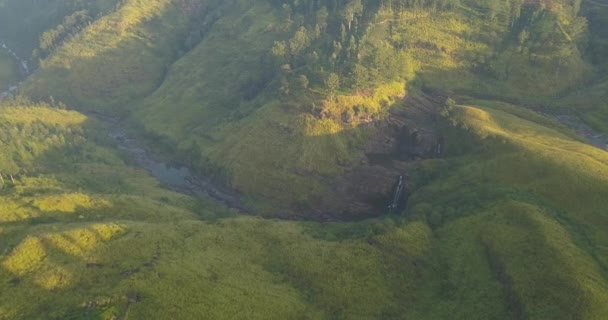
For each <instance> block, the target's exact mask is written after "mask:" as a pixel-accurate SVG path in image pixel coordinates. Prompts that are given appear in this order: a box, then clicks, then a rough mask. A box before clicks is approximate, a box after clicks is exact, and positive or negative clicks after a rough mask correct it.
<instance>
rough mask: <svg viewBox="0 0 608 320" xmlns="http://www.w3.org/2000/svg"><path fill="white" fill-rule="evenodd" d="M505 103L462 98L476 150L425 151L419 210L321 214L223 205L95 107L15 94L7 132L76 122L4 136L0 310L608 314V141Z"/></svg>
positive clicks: (13, 313)
mask: <svg viewBox="0 0 608 320" xmlns="http://www.w3.org/2000/svg"><path fill="white" fill-rule="evenodd" d="M492 105H494V106H495V104H490V103H488V107H474V106H468V107H457V108H456V109H455V110H453V111H452V115H451V117H452V119H454V120H455V121H456V123H458V127H451V126H446V128H445V130H448V131H450V132H452V133H453V134H452V135H450V137H452V138H450V140H449V141H448V143H450V144H458V143H470V141H478V143H477V144H476V145H475V148H476V150H478V151H477V152H475V153H471V154H469V155H466V156H461V157H453V158H450V159H446V160H440V161H439V162H438V161H437V160H432V161H428V162H425V163H424V164H423V170H422V171H421V172H425V171H424V168H431V167H432V168H433V169H431V170H429V172H430V173H432V174H437V173H440V179H439V177H436V178H437V179H430V180H429V179H424V181H430V182H428V183H426V184H425V185H423V186H421V188H420V189H419V190H418V191H417V192H416V193H415V194H414V195H413V197H412V200H411V202H410V207H411V208H410V210H411V212H412V214H411V216H410V217H408V218H407V219H405V220H404V219H402V218H400V219H396V218H390V217H387V218H383V219H377V220H370V221H363V222H358V223H334V224H324V225H323V224H317V223H298V222H280V221H273V220H263V219H259V218H250V217H238V216H232V217H230V216H225V217H223V218H219V219H218V215H216V214H213V212H214V211H215V212H217V209H214V208H212V207H209V206H203V207H201V206H200V205H197V204H196V203H195V202H194V201H193V200H192V199H189V198H187V197H183V196H179V195H176V194H173V193H171V192H168V191H164V190H162V189H159V188H158V187H157V186H156V182H155V181H154V180H153V179H150V178H149V177H147V176H146V175H145V174H144V173H143V172H141V171H139V170H135V169H133V168H130V167H129V166H127V165H125V163H124V162H123V160H121V158H120V157H118V156H117V155H116V154H115V153H114V152H113V151H111V150H110V149H108V148H107V147H103V146H100V145H96V144H95V143H94V142H93V141H94V140H92V138H93V137H94V136H95V134H96V133H95V132H96V131H95V130H96V129H95V125H94V123H91V122H86V121H90V120H87V119H86V117H84V116H82V115H80V114H78V113H75V112H70V111H63V110H57V109H49V108H47V107H45V106H37V107H29V108H24V107H22V106H21V105H13V106H11V107H6V106H3V107H2V108H0V117H2V119H3V123H7V125H6V127H3V128H2V129H1V132H2V133H3V134H6V133H5V132H6V130H9V131H10V130H11V129H10V128H12V127H15V128H19V127H20V125H19V123H21V124H25V123H29V124H30V125H32V126H38V127H44V126H48V127H52V128H55V129H54V130H56V131H57V132H60V133H61V134H57V135H58V136H63V137H64V138H63V139H61V138H57V139H54V140H48V139H47V140H44V139H42V140H37V139H38V138H37V135H32V134H28V135H27V136H23V134H26V132H25V131H20V130H19V129H15V130H13V131H12V132H13V133H12V134H13V138H11V141H28V144H29V145H30V148H28V150H35V151H33V153H27V152H25V151H19V150H18V149H10V148H17V146H16V145H15V146H12V147H11V146H7V145H5V146H3V148H4V149H5V150H14V151H11V154H13V155H14V156H15V157H14V158H15V159H18V160H19V159H20V160H19V161H18V163H19V164H20V165H19V168H20V170H21V173H20V174H19V175H18V176H17V183H16V185H15V186H5V187H4V189H3V190H2V191H1V192H0V201H2V206H1V209H0V219H1V220H0V221H1V222H0V235H1V237H2V240H3V241H2V242H1V247H0V252H2V254H1V255H0V266H1V267H0V275H1V278H2V279H5V280H3V281H2V282H1V283H0V295H1V296H2V299H0V301H2V302H0V317H2V318H6V319H36V318H40V317H41V315H42V314H44V315H45V317H59V318H70V317H71V318H77V319H78V318H83V317H85V316H89V317H92V318H102V319H107V318H109V317H111V315H112V314H117V315H119V316H126V314H127V313H128V314H129V317H130V318H134V319H140V318H141V319H144V318H150V317H157V318H168V317H175V318H198V317H201V316H203V315H204V316H209V317H213V318H216V319H222V318H244V317H247V318H248V319H251V318H260V319H267V318H269V317H276V318H310V319H323V318H327V319H330V318H397V319H398V318H414V319H471V318H484V319H506V318H512V317H516V316H517V317H527V318H529V319H546V318H552V319H601V318H602V317H603V315H604V314H605V313H606V312H607V311H608V310H606V306H607V305H608V304H607V303H606V302H607V301H608V281H607V279H606V276H607V274H606V272H607V268H606V266H607V265H608V251H606V248H607V247H608V246H606V244H607V243H608V238H607V237H606V235H605V233H604V232H603V228H602V226H605V225H606V223H607V222H608V221H606V220H607V219H608V217H607V216H606V215H605V214H604V211H603V208H604V207H605V205H606V203H605V197H604V195H605V194H606V192H608V190H607V189H608V156H606V153H604V152H601V151H599V150H596V149H593V148H592V147H589V146H587V145H585V144H582V143H580V142H577V141H575V140H572V138H570V137H569V135H570V133H569V132H567V131H561V130H563V129H555V128H554V127H551V126H550V124H547V123H545V120H543V119H542V118H540V117H539V116H537V115H534V114H531V113H528V112H524V111H521V110H520V109H514V110H516V112H515V113H510V112H505V111H501V110H498V109H494V108H491V106H492ZM503 109H507V110H508V107H504V106H503ZM539 122H540V123H539ZM464 125H466V127H467V128H468V130H464V129H461V127H462V126H464ZM547 125H549V126H547ZM83 126H86V127H87V128H88V129H86V130H84V131H83V130H82V128H83ZM23 128H25V129H21V130H31V131H34V132H44V131H40V130H42V129H26V127H23ZM68 128H69V129H68ZM20 132H21V133H20ZM466 136H468V138H467V139H466V140H464V139H463V140H461V139H460V138H459V137H466ZM62 141H63V142H62ZM28 154H29V156H27V155H28ZM17 155H19V156H17ZM3 166H4V164H3ZM441 168H445V169H444V170H442V169H441ZM564 181H565V182H567V183H564ZM9 184H10V183H9ZM583 204H584V205H583ZM134 249H136V250H134Z"/></svg>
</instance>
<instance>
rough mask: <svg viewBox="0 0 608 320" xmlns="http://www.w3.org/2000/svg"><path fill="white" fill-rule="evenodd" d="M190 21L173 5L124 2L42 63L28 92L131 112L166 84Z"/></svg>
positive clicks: (165, 1) (157, 1)
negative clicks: (135, 102) (164, 80)
mask: <svg viewBox="0 0 608 320" xmlns="http://www.w3.org/2000/svg"><path fill="white" fill-rule="evenodd" d="M187 19H188V15H187V14H183V12H182V9H181V8H180V7H179V6H178V5H176V4H175V3H171V1H168V0H155V1H145V3H144V2H142V1H136V0H132V1H125V2H124V3H123V4H121V5H120V6H118V8H117V9H116V10H115V11H113V12H110V13H108V14H106V15H104V16H102V17H101V18H99V19H97V20H95V21H94V22H93V23H92V24H91V25H90V26H88V27H86V28H85V29H84V30H83V31H81V32H79V33H78V34H76V35H75V36H73V37H71V38H69V39H68V40H67V41H66V42H65V43H64V44H63V45H61V46H60V47H59V48H58V49H57V50H55V52H54V53H53V54H52V55H51V56H50V57H48V58H46V59H45V60H42V61H41V63H40V68H39V69H38V70H37V71H36V73H35V75H34V76H33V77H31V78H30V81H28V82H27V83H26V84H25V87H24V92H26V93H27V94H29V95H30V96H32V97H34V98H37V99H46V98H48V97H49V96H53V97H55V98H56V99H59V100H62V101H65V102H66V103H69V104H70V105H73V106H78V107H79V108H83V109H103V110H108V111H114V112H126V109H128V104H129V103H131V102H133V100H134V99H136V98H141V97H143V96H145V95H147V94H149V93H150V92H152V91H153V90H154V89H155V88H156V87H157V86H158V85H159V83H160V82H161V80H162V78H163V76H164V72H165V68H166V67H167V66H168V65H169V64H170V63H171V62H172V61H173V60H174V59H175V56H176V54H177V50H178V43H179V39H181V37H180V36H179V34H180V33H183V32H185V29H184V28H185V26H186V25H187ZM58 79H61V81H58Z"/></svg>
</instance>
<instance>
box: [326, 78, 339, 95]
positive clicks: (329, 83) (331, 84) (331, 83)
mask: <svg viewBox="0 0 608 320" xmlns="http://www.w3.org/2000/svg"><path fill="white" fill-rule="evenodd" d="M325 88H327V93H328V96H329V98H330V99H333V98H334V97H335V95H336V92H337V91H338V89H339V88H340V76H339V75H337V74H335V73H333V72H332V73H330V74H329V76H328V77H327V79H325Z"/></svg>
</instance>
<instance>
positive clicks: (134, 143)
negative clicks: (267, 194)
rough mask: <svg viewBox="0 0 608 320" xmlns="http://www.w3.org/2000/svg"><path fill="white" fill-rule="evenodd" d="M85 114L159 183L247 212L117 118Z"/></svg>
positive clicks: (2, 46)
mask: <svg viewBox="0 0 608 320" xmlns="http://www.w3.org/2000/svg"><path fill="white" fill-rule="evenodd" d="M0 50H4V51H5V52H7V53H8V54H9V55H10V56H12V57H13V58H14V59H15V60H16V61H17V63H18V64H19V68H20V70H21V73H22V74H23V78H25V77H27V76H28V75H30V74H31V73H32V71H33V70H31V69H30V67H29V64H28V62H27V60H26V59H23V58H21V57H20V56H19V55H17V53H16V52H15V51H13V50H12V49H10V48H9V47H8V46H7V45H6V43H5V42H3V41H0ZM20 85H21V82H19V83H16V84H13V85H10V86H9V87H8V89H7V90H6V91H3V92H0V100H1V99H4V98H7V97H9V96H10V95H13V94H14V93H16V92H17V90H18V88H19V86H20ZM87 116H89V117H92V118H95V119H97V120H99V121H101V122H102V123H104V124H105V125H106V126H107V128H108V133H107V134H108V137H110V138H111V139H112V140H113V141H114V142H115V143H116V145H117V147H118V149H119V150H121V151H122V152H124V153H125V154H127V155H128V156H129V157H130V158H131V159H133V161H134V162H135V163H136V164H137V166H139V167H141V168H143V169H145V170H146V171H147V172H149V173H150V174H151V175H152V176H153V177H155V178H156V179H157V180H158V181H159V182H160V184H161V185H162V186H163V187H165V188H167V189H170V190H172V191H175V192H178V193H182V194H186V195H189V196H194V197H199V198H207V199H212V200H215V201H216V202H219V203H221V204H222V205H223V206H226V207H228V208H231V209H235V210H237V211H239V212H242V213H246V212H247V210H246V209H245V207H244V206H243V205H242V201H241V196H240V194H239V193H238V192H237V191H235V190H231V189H229V188H225V187H220V186H218V185H216V184H214V183H212V181H211V179H209V178H206V177H203V176H200V175H197V174H195V173H194V171H193V170H191V169H190V168H188V167H186V166H183V165H178V164H172V163H169V162H166V161H163V160H162V159H161V157H159V156H158V155H156V154H154V153H153V152H152V151H150V150H149V149H148V148H146V147H145V144H144V143H143V142H141V141H139V140H138V139H136V138H134V137H132V136H129V135H128V134H127V130H126V127H125V124H124V122H123V121H121V120H120V119H119V118H117V117H113V116H109V115H105V114H102V113H98V112H90V113H88V114H87Z"/></svg>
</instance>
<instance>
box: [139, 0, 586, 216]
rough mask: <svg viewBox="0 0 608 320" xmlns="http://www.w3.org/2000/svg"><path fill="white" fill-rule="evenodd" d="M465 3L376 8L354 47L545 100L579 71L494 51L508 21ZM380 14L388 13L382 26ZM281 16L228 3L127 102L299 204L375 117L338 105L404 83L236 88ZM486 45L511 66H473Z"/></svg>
mask: <svg viewBox="0 0 608 320" xmlns="http://www.w3.org/2000/svg"><path fill="white" fill-rule="evenodd" d="M473 8H474V6H470V5H468V4H467V5H463V6H462V7H460V8H459V9H458V10H452V11H449V12H431V11H427V10H409V11H408V10H406V11H404V12H403V13H402V14H400V15H397V16H396V15H395V14H394V13H393V12H379V13H378V14H377V15H376V16H375V17H374V18H373V21H372V22H370V25H369V27H368V30H367V31H366V33H365V36H363V37H362V39H363V40H362V43H361V44H360V47H361V48H362V49H361V53H362V55H365V54H369V52H372V51H373V50H374V48H381V47H383V46H391V47H395V48H396V47H405V48H406V49H405V51H404V54H403V56H401V57H404V56H405V57H409V60H408V69H409V71H408V72H409V73H410V74H408V75H403V78H404V79H410V80H413V81H414V82H415V83H418V84H421V83H422V84H426V85H430V86H434V87H439V88H442V89H446V90H455V91H465V92H468V93H474V94H477V95H486V96H487V95H492V96H502V97H507V98H513V97H518V99H523V100H526V101H546V100H548V99H550V97H552V96H553V95H554V94H556V93H558V92H561V91H562V90H564V89H565V88H567V87H570V86H572V84H573V83H575V82H576V81H578V80H579V79H581V78H582V77H583V76H584V74H585V72H586V71H587V67H586V65H585V64H584V63H583V62H582V61H580V59H577V58H573V59H574V60H575V61H574V60H573V61H570V62H569V63H570V64H571V68H572V70H570V69H568V70H569V71H568V72H567V76H566V74H565V73H564V74H561V75H560V76H555V75H554V71H553V69H552V68H551V67H550V66H549V65H541V64H536V65H533V64H531V63H528V61H527V60H526V59H527V57H526V56H524V55H523V54H519V53H517V52H514V51H513V52H512V51H506V52H504V53H503V54H497V53H499V52H500V50H503V49H504V48H503V46H504V44H503V42H504V41H506V40H505V39H509V38H510V37H511V35H509V33H508V32H509V30H507V28H506V27H505V26H503V27H501V25H500V24H498V25H497V24H496V23H494V22H491V21H490V20H487V19H486V18H485V17H484V16H483V15H482V14H481V13H480V12H478V11H475V10H474V9H473ZM253 16H255V18H253ZM387 21H393V22H392V24H391V25H390V27H389V23H386V22H387ZM283 23H284V22H283V17H282V16H281V13H280V12H277V11H276V10H273V9H270V7H269V5H268V4H265V3H264V2H259V3H255V4H253V3H247V4H244V3H243V4H241V5H240V6H235V7H234V8H233V9H232V10H231V11H230V13H229V14H228V15H226V16H224V17H223V18H222V19H220V20H219V21H218V22H217V23H216V24H214V26H213V27H212V28H211V29H210V30H209V31H208V33H207V35H206V37H205V39H204V40H203V41H202V42H201V43H200V44H199V45H198V47H196V48H195V49H194V50H193V51H191V52H190V53H188V54H187V55H186V56H184V57H183V58H182V59H180V60H179V61H178V62H176V63H175V64H174V65H173V66H172V68H171V71H170V72H169V73H168V76H167V78H166V79H165V81H164V82H163V84H162V85H161V87H160V88H159V89H158V90H157V91H155V92H154V93H153V94H152V95H150V96H149V97H147V98H146V99H145V100H144V102H143V104H142V106H141V107H139V108H138V111H137V112H136V118H137V119H138V120H137V121H139V122H141V123H142V126H143V128H144V129H145V130H146V131H147V132H150V133H152V134H153V135H155V136H157V137H159V138H160V139H162V140H163V141H165V142H166V144H167V145H171V146H174V147H176V149H177V151H179V153H182V154H186V155H187V156H186V157H188V158H189V159H190V160H192V159H195V160H194V161H193V162H194V164H195V166H198V167H200V168H203V169H209V170H217V169H218V168H220V169H222V171H223V172H224V174H225V175H227V177H228V180H229V181H230V183H231V184H232V185H233V186H235V187H236V188H238V189H241V190H242V191H244V192H245V193H247V194H249V195H252V196H253V197H254V198H257V199H260V198H264V199H265V200H266V201H269V200H270V201H272V204H273V205H275V206H276V205H279V206H283V205H286V204H287V205H293V204H302V203H304V204H305V203H307V202H308V201H309V200H314V199H318V198H319V196H323V195H327V194H328V192H331V188H328V184H327V183H321V184H320V183H319V181H321V180H323V181H327V179H325V178H328V177H329V178H330V179H331V178H332V177H336V176H338V175H339V174H341V173H343V172H344V170H345V169H346V168H348V167H350V166H352V165H353V164H355V163H357V161H358V159H360V157H361V156H362V154H361V151H362V146H363V145H364V144H365V142H366V141H367V140H366V138H367V137H368V136H369V135H371V134H373V126H365V125H362V123H361V122H359V121H354V122H353V123H344V122H342V121H341V120H340V115H341V114H342V113H343V112H345V111H349V110H350V111H351V112H352V109H353V107H354V106H367V107H369V108H371V109H373V110H374V111H373V113H374V115H375V117H374V118H373V120H374V121H378V120H379V121H382V120H383V119H384V118H385V116H386V115H387V110H388V108H389V107H390V106H391V105H392V104H393V103H394V102H395V100H394V99H395V97H398V96H400V95H403V94H404V87H405V84H404V83H399V84H398V83H384V84H379V83H376V84H373V85H372V86H373V87H374V88H373V89H375V90H376V93H375V94H374V96H373V97H371V98H366V97H364V96H362V95H356V94H354V93H352V92H342V95H341V96H340V98H338V100H337V103H331V102H327V101H325V102H323V101H321V100H323V98H322V97H323V96H324V95H325V91H324V88H323V87H322V85H321V84H320V83H319V82H318V81H317V82H316V83H313V85H312V89H311V90H310V91H309V92H306V93H305V94H299V95H295V96H292V97H290V98H289V102H283V101H280V99H279V97H278V94H277V93H276V92H273V91H276V90H275V87H276V82H277V81H278V80H277V79H276V78H275V81H274V82H271V83H270V84H269V85H268V87H266V88H265V90H264V91H263V93H262V94H261V95H259V96H257V97H255V98H254V99H253V100H251V101H250V100H248V99H245V98H244V97H243V91H244V89H243V88H244V87H246V86H247V84H251V83H256V82H258V81H259V79H263V78H264V76H265V72H268V70H265V69H267V68H269V66H268V65H267V64H264V63H263V62H264V57H265V56H266V57H267V56H268V53H269V48H270V47H272V43H273V42H274V41H275V40H276V39H283V38H286V37H289V32H286V31H285V30H288V28H285V27H283ZM391 30H392V31H391ZM509 50H514V49H509ZM492 55H497V57H494V58H492V59H495V60H497V61H500V63H501V64H502V65H503V68H507V69H509V70H510V71H509V72H510V74H509V77H507V78H505V79H502V78H501V79H498V78H493V77H487V76H484V75H482V74H479V73H476V72H474V71H473V69H474V68H473V64H474V63H475V62H476V61H477V60H478V59H479V57H490V56H492ZM487 59H490V58H487ZM308 67H309V68H315V67H318V66H308ZM575 69H576V70H575ZM298 72H299V71H298V70H294V71H293V73H294V74H297V73H298ZM414 75H415V77H414ZM413 78H414V79H413ZM540 79H542V81H541V80H540ZM344 81H345V82H346V81H348V78H346V77H345V79H344ZM398 86H401V88H398ZM373 89H370V90H368V91H373ZM319 94H320V95H319ZM391 98H392V99H391ZM383 100H385V102H384V103H382V102H381V101H383ZM313 103H314V104H316V105H325V111H326V112H328V113H329V114H330V115H332V116H330V117H329V118H325V119H317V118H316V117H314V116H312V115H311V114H310V112H309V109H310V105H312V104H313ZM176 110H178V111H179V112H176ZM199 158H200V159H201V160H200V161H199V160H196V159H199ZM197 161H198V162H197ZM286 190H289V191H288V192H285V191H286Z"/></svg>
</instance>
